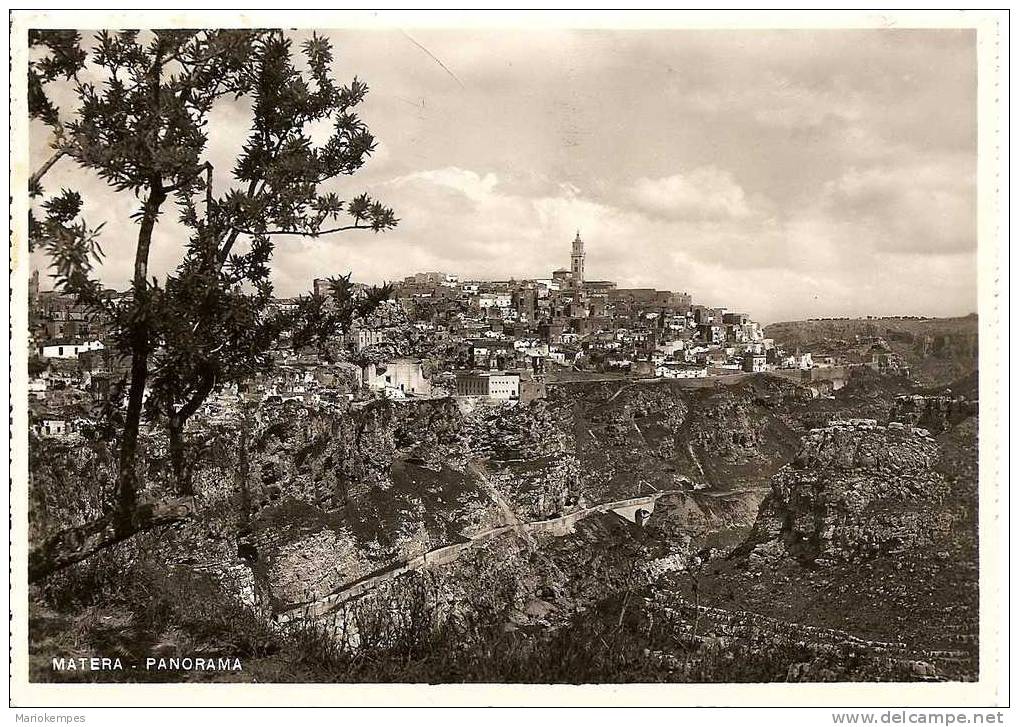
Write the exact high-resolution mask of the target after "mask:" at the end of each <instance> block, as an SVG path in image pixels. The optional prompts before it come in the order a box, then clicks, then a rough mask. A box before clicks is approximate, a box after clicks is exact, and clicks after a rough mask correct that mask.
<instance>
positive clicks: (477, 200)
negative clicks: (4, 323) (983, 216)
mask: <svg viewBox="0 0 1019 727" xmlns="http://www.w3.org/2000/svg"><path fill="white" fill-rule="evenodd" d="M320 32H321V33H322V34H323V35H326V36H327V37H328V38H330V39H331V40H332V41H333V43H334V49H335V52H336V59H335V63H334V70H335V73H336V76H337V77H338V78H339V79H340V80H349V79H351V78H353V77H354V76H355V75H356V76H357V77H358V78H360V79H361V80H364V81H366V82H367V83H368V85H369V88H370V92H369V94H368V97H367V99H366V100H365V102H364V103H363V104H362V106H360V107H359V112H360V115H361V116H362V118H363V119H365V121H366V122H367V124H368V126H369V128H370V129H371V130H372V132H373V133H374V134H375V136H376V137H377V139H378V142H379V143H378V148H377V150H376V152H375V153H374V155H373V156H372V158H371V160H370V161H369V162H368V164H367V165H366V166H365V167H364V168H363V169H362V170H361V171H360V172H358V173H357V174H356V175H355V176H353V177H347V178H344V179H343V180H342V183H341V184H339V185H337V189H338V190H339V191H341V192H344V193H347V194H351V195H352V194H356V193H359V192H361V191H367V192H369V193H370V194H372V195H373V196H375V197H378V198H379V199H380V200H382V201H383V202H385V203H386V204H388V205H390V206H392V207H393V208H394V210H395V212H396V214H397V216H398V217H399V218H400V223H399V225H398V227H397V228H396V229H394V230H391V231H388V232H385V233H382V234H379V235H374V234H372V233H370V232H365V233H362V232H353V233H351V232H347V233H341V234H337V235H333V236H327V237H321V238H317V239H301V238H294V237H285V238H279V239H278V240H277V247H276V255H275V258H274V282H275V285H276V289H277V291H278V293H279V294H280V295H296V294H299V293H302V292H306V291H307V290H309V289H310V288H311V283H312V280H313V279H314V278H316V277H323V276H326V275H330V274H339V273H345V272H347V271H352V272H353V276H354V279H356V280H362V281H366V282H377V281H381V280H393V279H399V278H403V277H404V276H406V275H408V274H411V273H414V272H420V271H429V270H440V271H445V272H451V273H457V274H459V275H460V276H461V277H462V278H481V279H486V278H488V279H502V280H504V279H507V278H510V277H515V278H538V277H548V276H549V275H550V274H551V271H552V270H554V269H556V268H560V267H567V266H568V263H569V253H570V243H571V241H572V239H573V237H574V235H575V234H576V232H577V231H578V230H579V231H580V234H581V236H582V237H583V239H584V241H585V247H586V252H587V260H586V274H587V277H588V278H589V279H597V280H614V281H616V282H617V283H618V284H619V285H620V286H625V287H657V288H659V289H668V290H676V291H688V292H690V293H691V294H692V295H693V297H694V301H695V302H697V303H703V304H706V305H713V306H725V307H728V308H729V309H730V310H738V311H743V312H747V313H750V314H751V315H752V316H753V317H754V318H755V319H757V320H759V321H762V322H765V323H768V322H774V321H779V320H793V319H801V318H808V317H819V316H839V315H849V316H856V315H931V316H950V315H965V314H967V313H969V312H972V311H975V310H976V284H977V282H976V281H977V274H976V158H977V157H976V153H977V144H976V140H977V126H976V123H977V122H976V90H977V72H976V52H975V33H974V31H966V30H883V29H882V30H877V29H874V30H794V31H764V30H743V31H710V30H696V31H695V30H626V31H606V30H562V29H555V30H546V31H540V30H473V29H472V30H468V29H461V30H452V29H450V30H435V29H416V30H414V29H410V30H406V31H404V30H399V29H393V30H364V29H359V30H356V31H355V30H338V31H320ZM298 37H299V36H298ZM61 100H62V99H60V98H58V102H59V101H61ZM63 100H64V103H62V104H61V107H62V109H63V110H64V112H65V115H66V114H68V113H69V112H70V110H71V105H70V104H69V102H68V101H69V99H63ZM249 123H250V107H249V106H248V105H247V103H246V102H244V101H243V100H242V101H240V102H234V101H232V100H231V101H229V102H224V103H221V104H220V105H219V106H217V107H216V108H215V109H214V111H213V116H212V120H211V123H210V128H211V129H212V133H211V138H210V145H209V156H210V158H211V159H212V160H213V163H214V164H215V167H216V169H217V170H225V169H229V168H230V166H231V163H230V160H231V159H232V158H233V157H234V156H235V155H236V153H237V151H238V150H239V148H240V144H241V143H242V141H243V139H244V137H245V136H246V133H247V129H248V127H249ZM46 144H47V135H46V130H45V128H44V127H42V126H41V125H35V124H34V123H33V126H32V132H31V147H32V148H31V157H32V162H33V165H34V166H37V165H38V163H40V162H41V160H42V159H44V158H45V157H46V154H47V148H46ZM219 183H220V181H217V184H219ZM221 183H222V184H223V185H224V186H225V185H226V184H228V183H229V180H228V179H224V180H221ZM44 186H45V187H46V188H47V190H50V191H56V190H58V189H59V188H61V187H64V186H67V187H74V188H76V189H79V190H80V191H82V192H83V194H84V196H85V198H86V208H85V212H86V215H87V217H88V219H89V221H90V222H93V223H94V222H98V221H103V220H105V221H106V222H107V225H106V228H104V231H103V247H104V249H105V251H106V254H107V255H106V259H105V261H104V263H103V265H102V267H101V268H100V270H99V274H100V277H101V278H102V280H103V282H104V283H106V284H107V285H110V286H112V287H117V288H121V289H123V288H126V287H127V283H128V280H129V278H130V268H131V260H132V257H133V245H134V236H135V235H136V234H137V231H136V228H135V227H134V226H133V225H132V224H131V223H130V222H129V221H128V220H129V216H130V214H131V213H133V212H134V211H135V210H136V209H137V207H138V206H139V203H138V200H136V199H135V198H134V197H133V196H132V195H130V194H129V193H115V192H112V191H110V190H109V189H108V188H107V187H106V186H105V185H104V183H103V182H102V181H100V180H98V179H96V178H94V177H93V176H91V174H90V173H89V172H86V171H84V170H80V169H78V168H76V167H75V165H74V162H72V161H69V160H66V159H65V160H62V161H61V162H59V163H58V164H57V165H56V166H55V167H54V168H53V170H52V171H51V172H50V173H49V174H48V175H47V177H46V178H45V180H44ZM166 217H167V218H172V217H173V215H167V216H166ZM183 239H184V238H183V235H182V233H181V231H180V230H179V229H176V228H175V224H174V222H173V221H172V219H165V218H164V220H162V221H161V222H160V224H159V227H158V230H157V234H156V237H155V244H154V246H153V252H152V258H151V265H150V270H151V271H152V272H153V273H154V274H158V273H161V272H165V271H168V270H171V269H172V268H173V267H174V266H175V264H176V262H177V261H178V260H179V258H180V254H181V250H182V247H183V245H182V242H181V241H182V240H183ZM33 263H34V264H35V265H36V266H40V267H43V268H44V267H45V265H46V261H45V260H40V259H35V260H34V261H33ZM44 287H46V285H45V283H44Z"/></svg>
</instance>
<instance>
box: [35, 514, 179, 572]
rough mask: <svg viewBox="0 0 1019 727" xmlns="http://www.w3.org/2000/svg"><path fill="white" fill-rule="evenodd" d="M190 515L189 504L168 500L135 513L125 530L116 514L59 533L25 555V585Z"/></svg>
mask: <svg viewBox="0 0 1019 727" xmlns="http://www.w3.org/2000/svg"><path fill="white" fill-rule="evenodd" d="M191 514H192V512H191V503H190V500H187V499H170V500H164V501H161V502H154V503H149V504H147V505H145V506H144V507H142V508H139V509H136V510H135V512H134V513H133V514H132V518H131V523H130V527H128V528H125V527H124V526H123V525H122V524H121V523H120V514H119V513H111V514H109V515H106V516H104V517H101V518H99V519H98V520H93V521H92V522H90V523H86V524H85V525H79V526H75V527H71V528H67V529H66V530H61V531H60V532H59V533H56V534H55V535H51V536H50V537H48V538H46V539H45V540H44V541H43V542H42V543H41V544H39V545H38V546H36V547H34V548H32V549H31V550H30V551H29V554H28V582H29V583H36V582H38V581H39V580H41V579H42V578H45V577H46V576H48V575H49V574H50V573H53V572H54V571H58V570H60V569H61V568H66V567H67V566H69V565H73V564H74V563H78V562H80V561H83V560H85V559H86V558H88V557H89V556H92V555H95V554H96V553H98V552H99V551H101V550H104V549H106V548H109V547H110V546H112V545H116V544H117V543H120V542H122V541H124V540H126V539H128V538H130V537H131V536H132V535H136V534H138V533H140V532H144V531H145V530H150V529H152V528H154V527H157V526H160V525H169V524H172V523H176V522H181V521H182V520H187V519H188V518H190V517H191Z"/></svg>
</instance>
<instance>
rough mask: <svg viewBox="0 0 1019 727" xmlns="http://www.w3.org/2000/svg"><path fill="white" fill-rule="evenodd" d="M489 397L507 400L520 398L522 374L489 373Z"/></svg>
mask: <svg viewBox="0 0 1019 727" xmlns="http://www.w3.org/2000/svg"><path fill="white" fill-rule="evenodd" d="M488 398H489V399H506V400H509V399H519V398H520V374H497V373H493V374H489V376H488Z"/></svg>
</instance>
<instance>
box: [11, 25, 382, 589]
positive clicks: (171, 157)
mask: <svg viewBox="0 0 1019 727" xmlns="http://www.w3.org/2000/svg"><path fill="white" fill-rule="evenodd" d="M31 42H33V43H35V44H37V45H40V46H44V47H45V48H47V49H48V50H49V51H50V55H49V56H48V59H50V60H46V61H41V62H38V63H36V64H33V65H32V66H31V67H30V69H29V75H30V84H29V86H30V89H32V88H35V89H36V90H35V91H34V92H33V93H34V95H33V93H30V95H33V98H34V99H35V100H34V102H32V103H30V108H31V109H32V115H33V117H34V118H39V119H42V120H43V121H44V122H45V123H47V124H49V125H50V127H51V128H53V129H54V131H55V132H58V133H57V135H56V136H57V142H56V149H57V150H58V151H59V152H60V156H67V157H70V158H71V159H73V160H74V161H75V162H76V163H77V164H78V165H79V166H80V167H82V168H84V169H86V170H89V171H91V172H93V173H95V174H96V175H98V176H99V177H100V178H101V179H103V180H104V181H105V182H106V183H107V184H108V185H109V186H110V187H112V188H113V189H115V190H117V191H121V192H124V191H127V192H130V193H132V194H133V195H134V196H135V197H136V198H137V199H138V200H139V209H138V210H137V212H136V213H135V215H134V216H133V220H134V222H135V223H137V225H138V231H137V238H136V243H135V250H134V274H133V278H132V281H131V288H130V299H129V301H128V302H127V303H123V302H115V301H114V300H112V299H111V298H110V297H109V296H107V295H106V294H104V292H103V290H102V287H101V286H100V284H99V283H98V281H97V280H96V279H95V277H94V265H95V263H96V262H97V261H99V260H100V259H101V258H102V250H101V248H100V247H99V244H98V242H99V239H100V237H101V231H102V227H101V226H100V227H96V228H92V227H90V226H89V225H88V224H86V222H85V221H84V220H82V219H81V209H82V198H81V196H80V194H79V193H78V192H76V191H73V190H62V191H61V193H60V194H58V195H57V196H55V197H53V198H51V199H49V200H47V201H46V202H45V203H43V204H42V209H43V210H44V212H45V215H44V217H43V219H42V220H41V221H40V220H35V219H34V218H33V219H32V220H30V232H31V235H30V236H31V237H32V239H33V240H34V242H35V244H38V245H42V246H43V248H44V249H45V251H46V253H47V254H48V255H49V257H50V259H51V261H52V262H51V266H52V268H53V271H54V276H55V278H56V282H57V285H58V286H59V287H60V288H61V289H62V290H64V291H66V292H68V293H71V294H73V295H75V296H76V297H77V298H78V299H79V300H80V301H82V302H83V303H85V304H86V305H88V306H90V307H91V308H93V309H94V310H95V312H96V314H97V315H102V316H104V317H106V318H107V319H108V320H109V321H110V328H111V337H110V338H111V341H112V344H113V347H114V349H115V351H116V352H117V353H119V354H120V355H122V356H123V357H124V358H125V360H127V359H129V360H130V368H129V372H128V374H127V376H126V377H125V380H124V381H123V382H122V385H121V387H119V389H118V390H119V391H120V392H122V398H123V402H121V401H120V400H119V399H117V398H114V399H113V400H112V401H111V402H110V403H109V406H108V408H107V416H106V417H105V425H106V426H105V431H106V432H107V434H108V436H110V437H111V438H113V439H115V441H116V444H117V447H118V451H119V463H118V475H117V485H116V495H115V501H114V502H111V503H110V509H109V513H108V515H107V516H106V517H105V518H103V519H102V520H101V521H98V522H94V523H90V524H88V525H86V526H84V527H82V528H72V529H69V530H67V531H63V532H61V533H58V534H57V535H56V536H54V537H53V538H50V539H49V540H47V541H46V542H45V543H42V544H40V545H39V547H37V548H36V549H35V550H33V552H32V554H31V556H30V567H29V570H30V579H31V580H35V579H37V578H39V577H42V576H44V575H45V574H46V573H49V572H52V571H53V570H55V569H57V568H60V567H63V566H65V565H68V564H70V563H74V562H77V561H79V560H82V559H83V558H85V557H88V555H90V554H91V553H93V552H95V551H96V550H98V549H100V548H103V547H106V546H108V545H111V544H113V543H115V542H119V541H121V540H123V539H125V538H128V537H130V536H131V535H133V534H135V533H137V532H139V531H140V530H143V529H146V528H148V527H151V526H152V525H154V524H159V523H162V522H167V521H172V520H174V519H176V518H178V517H181V515H182V512H181V511H182V507H181V504H180V503H179V502H172V501H171V502H168V503H167V506H166V507H162V508H160V507H155V508H153V507H144V508H143V507H139V504H138V491H139V478H140V475H139V473H138V472H137V465H138V460H139V433H140V428H141V424H142V422H143V421H146V420H147V421H150V422H160V423H161V424H163V425H164V426H165V427H166V430H167V433H168V437H169V441H170V459H171V464H172V469H173V472H174V477H175V480H176V483H177V489H178V494H179V495H182V496H190V495H192V494H193V489H192V487H191V483H190V477H189V475H188V472H187V467H186V462H185V459H186V443H185V441H184V427H185V425H186V423H187V421H188V419H189V418H190V417H191V416H193V415H194V414H195V412H197V411H198V409H199V408H200V407H201V405H202V403H203V402H204V401H205V400H206V399H207V397H208V396H209V395H210V393H211V392H212V391H213V390H214V389H215V387H216V386H217V385H221V384H224V383H228V382H232V381H239V380H242V379H243V378H245V377H247V376H250V375H252V374H254V373H255V372H258V371H261V370H265V369H266V368H267V367H269V366H270V365H271V363H272V349H273V347H274V346H275V345H276V343H277V342H278V340H279V339H280V336H281V335H282V334H283V332H284V331H293V332H294V335H293V339H294V343H295V344H298V345H302V344H322V343H323V342H324V341H326V340H327V339H328V338H329V337H330V336H332V335H335V334H336V333H338V332H343V331H345V330H346V329H347V328H349V326H350V323H351V321H352V320H353V319H354V318H355V317H356V316H358V315H363V314H366V313H367V312H368V311H369V310H370V309H371V307H372V306H374V305H378V303H379V302H380V301H381V300H383V299H384V298H385V297H388V295H389V294H390V292H391V289H390V288H388V287H385V286H384V287H382V288H375V289H368V290H359V289H355V288H354V286H353V285H352V284H351V283H350V279H349V276H346V277H343V278H334V279H332V284H331V289H330V292H329V295H328V296H320V295H317V294H313V295H311V296H309V297H307V298H305V299H302V300H301V302H300V304H299V305H298V309H297V311H279V310H275V309H274V307H273V305H272V293H273V287H272V284H271V282H270V262H271V259H272V255H273V251H274V247H275V243H274V240H275V239H276V238H278V237H281V236H292V235H299V236H306V237H320V236H324V235H331V234H334V233H339V232H345V231H351V230H370V231H373V232H376V233H377V232H381V231H384V230H387V229H390V228H392V227H394V226H395V225H396V224H397V219H396V217H395V216H394V214H393V212H392V210H391V209H389V208H388V207H385V206H383V205H382V204H381V203H379V202H377V201H375V200H372V199H371V198H369V197H368V195H366V194H361V195H358V196H355V197H353V198H351V199H349V200H344V199H341V197H340V196H339V195H338V194H337V193H336V192H334V191H330V190H327V189H325V188H324V187H325V185H327V184H328V183H329V182H330V181H332V180H336V179H338V178H342V177H344V176H349V175H352V174H354V173H355V172H356V171H357V170H358V169H360V168H361V167H362V165H363V164H364V163H365V161H366V160H367V158H368V157H369V156H370V155H371V153H372V151H373V150H374V149H375V140H374V137H373V136H372V134H371V133H370V132H369V130H368V128H367V127H366V125H365V124H364V123H363V122H362V121H361V120H360V119H359V118H358V116H357V114H356V113H355V107H356V106H358V105H359V104H360V103H361V101H362V100H363V99H364V97H365V94H366V93H367V90H368V89H367V86H366V85H365V84H364V83H363V82H361V81H360V80H358V79H357V78H355V79H354V80H353V81H351V82H350V83H349V84H347V85H340V84H338V83H337V82H336V81H334V80H333V78H332V77H331V75H330V70H329V69H330V65H331V64H332V60H333V55H332V48H331V46H330V44H329V42H328V41H326V40H325V39H323V38H321V37H319V36H317V35H313V36H312V37H311V38H310V39H308V40H306V41H304V42H303V43H302V44H301V48H300V54H301V55H302V56H303V60H304V63H305V65H306V66H307V70H299V69H298V67H297V64H296V63H295V56H296V55H297V53H296V52H295V50H294V48H293V42H292V40H291V39H290V38H289V37H287V36H286V35H285V34H284V33H283V32H281V31H278V30H256V31H249V30H166V31H164V30H158V31H151V32H148V33H145V34H144V36H143V34H142V33H140V32H138V31H123V32H119V33H109V32H105V31H104V32H100V33H98V34H97V35H96V36H95V37H94V45H93V47H92V48H91V49H86V48H83V47H82V44H81V41H80V38H79V37H78V35H77V34H76V33H73V32H72V33H68V32H60V33H56V34H49V33H48V32H42V31H40V32H38V33H35V34H33V36H32V41H31ZM89 63H91V64H92V65H93V66H94V67H95V68H96V69H98V70H99V71H100V72H101V74H102V75H103V76H104V77H105V79H106V80H105V81H104V82H103V83H102V84H100V85H98V86H97V85H95V84H93V83H91V82H88V81H82V80H80V75H81V74H80V73H79V72H80V71H81V70H82V69H83V68H85V67H86V66H87V64H89ZM33 79H34V80H33ZM61 80H63V81H64V82H67V83H69V84H70V85H71V87H72V89H73V92H74V97H75V99H76V102H77V108H76V109H75V112H74V115H73V117H72V118H71V119H69V120H66V121H63V120H61V118H60V112H59V110H58V109H57V108H56V107H55V106H54V105H53V104H52V102H51V101H50V100H49V97H48V96H47V95H46V87H47V84H49V83H55V82H61ZM241 98H246V99H249V100H250V102H251V108H252V111H251V125H250V130H249V133H248V136H247V139H246V142H245V144H244V146H243V149H242V151H241V153H240V155H239V156H238V158H237V160H236V163H235V165H234V167H233V169H232V170H230V171H229V174H227V175H224V173H223V171H222V170H216V169H215V168H214V167H213V164H212V163H211V161H210V160H209V159H208V158H207V154H208V150H207V144H208V132H207V127H208V124H209V115H210V112H211V111H212V109H213V106H214V105H215V104H216V103H217V102H219V101H221V100H228V99H233V100H234V101H236V100H238V99H241ZM317 122H328V123H329V124H330V125H331V134H330V136H329V138H328V139H327V140H326V141H325V142H324V143H323V144H321V145H315V144H314V143H313V140H312V138H311V134H310V132H309V131H308V129H309V128H310V126H311V125H312V124H315V123H317ZM55 153H56V152H55ZM57 158H59V156H58V157H57ZM53 161H54V162H55V161H56V159H54V160H53ZM47 164H48V165H49V166H52V162H49V161H48V162H47ZM48 168H49V167H48V166H46V167H45V168H42V169H40V170H39V171H38V173H37V175H33V180H31V187H30V194H32V195H33V196H36V197H38V196H41V195H42V187H41V183H40V182H41V178H42V176H43V174H45V172H46V169H48ZM224 177H226V178H227V182H226V184H224V182H223V178H224ZM217 182H218V183H219V185H220V188H222V187H225V188H224V189H223V191H219V190H218V188H217ZM170 210H173V211H175V212H176V213H177V218H178V221H179V223H180V227H181V228H182V229H183V230H185V231H186V233H185V234H186V237H187V239H186V242H183V243H182V247H183V248H184V254H183V257H182V260H181V262H180V264H179V266H178V267H177V269H176V270H175V271H174V272H173V273H172V274H171V275H169V276H167V277H166V279H165V281H164V282H163V284H160V281H159V280H158V279H156V278H155V277H153V276H150V275H149V267H148V266H149V256H150V251H151V247H152V243H153V231H154V229H155V226H156V224H157V223H158V221H159V220H160V218H161V217H162V216H163V215H165V214H166V213H167V212H168V211H170Z"/></svg>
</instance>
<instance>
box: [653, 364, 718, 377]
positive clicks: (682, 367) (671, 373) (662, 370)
mask: <svg viewBox="0 0 1019 727" xmlns="http://www.w3.org/2000/svg"><path fill="white" fill-rule="evenodd" d="M707 375H708V368H707V366H690V365H689V364H674V363H665V364H662V365H660V366H657V367H655V376H658V377H660V378H663V379H703V378H706V377H707Z"/></svg>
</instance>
